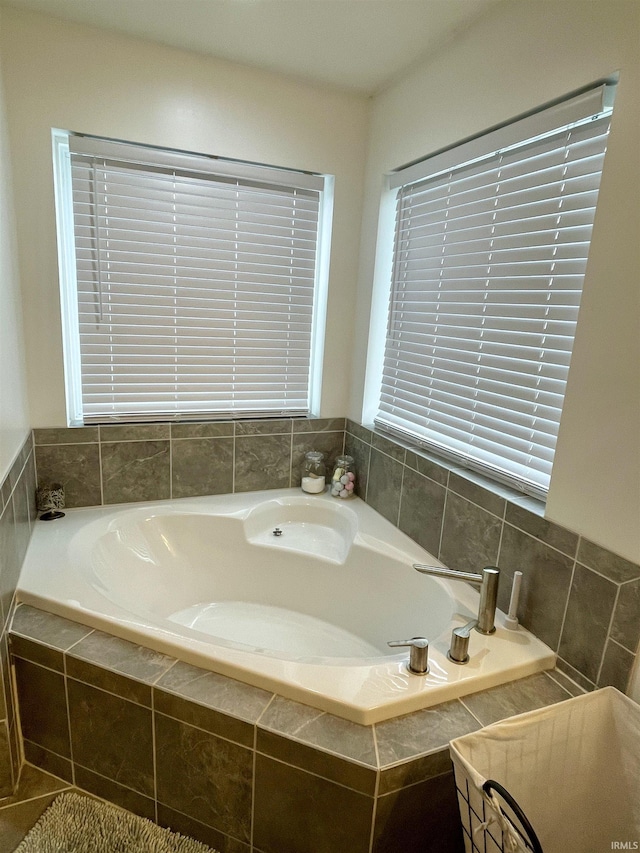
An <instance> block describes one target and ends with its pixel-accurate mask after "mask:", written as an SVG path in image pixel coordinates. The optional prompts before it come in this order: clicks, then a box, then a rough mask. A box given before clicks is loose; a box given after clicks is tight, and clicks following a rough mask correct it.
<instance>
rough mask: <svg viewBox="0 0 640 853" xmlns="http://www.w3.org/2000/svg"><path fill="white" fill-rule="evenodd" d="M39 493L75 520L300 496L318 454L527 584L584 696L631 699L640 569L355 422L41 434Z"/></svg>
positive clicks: (526, 592)
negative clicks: (132, 508) (348, 460)
mask: <svg viewBox="0 0 640 853" xmlns="http://www.w3.org/2000/svg"><path fill="white" fill-rule="evenodd" d="M34 443H35V461H36V466H37V472H38V480H39V482H42V481H44V480H59V481H61V482H63V484H64V486H65V489H66V501H67V506H70V507H71V506H93V505H100V504H116V503H123V502H129V501H147V500H160V499H164V498H171V497H174V498H177V497H193V496H197V495H206V494H226V493H231V492H239V491H253V490H259V489H269V488H283V487H288V486H296V485H298V484H299V482H300V468H301V464H302V460H303V457H304V454H305V452H306V451H307V450H321V451H323V452H324V453H325V454H326V456H327V467H328V468H330V466H331V464H332V463H333V460H334V459H335V457H336V456H337V455H338V454H340V453H342V452H343V451H344V452H346V453H349V454H351V455H352V456H353V457H354V458H355V461H356V470H357V472H358V481H357V492H358V494H359V496H360V497H361V498H363V499H364V500H365V501H366V502H367V503H369V504H370V505H371V506H372V507H373V508H374V509H375V510H377V511H378V512H380V513H381V514H382V515H383V516H384V517H385V518H387V519H388V520H390V521H391V522H392V523H393V524H395V525H396V526H397V527H399V528H400V529H401V530H402V531H403V532H405V533H406V534H407V535H408V536H410V537H411V538H412V539H414V540H415V541H416V542H418V543H419V544H420V545H422V546H423V547H424V548H426V549H427V550H428V551H430V552H431V553H432V554H433V555H434V556H436V557H438V558H439V559H440V560H441V561H442V562H443V563H445V564H446V565H448V566H450V567H451V568H453V569H457V570H460V571H473V572H477V571H479V570H480V569H481V568H482V567H483V566H485V565H498V566H500V568H501V570H502V578H501V586H500V595H499V601H498V604H499V606H500V608H501V609H502V610H506V609H507V608H508V602H509V594H510V589H511V581H512V579H513V574H514V572H515V571H516V570H520V571H522V572H523V583H522V593H521V597H520V605H519V611H518V617H519V619H520V621H521V623H522V624H523V625H524V626H525V627H527V628H528V629H529V630H531V631H532V632H533V633H534V634H536V635H537V636H538V637H540V638H541V639H542V640H543V641H544V642H545V643H547V644H548V645H549V646H550V647H551V648H553V649H554V651H557V652H558V654H559V658H560V659H559V666H560V667H561V668H562V669H563V670H564V671H565V672H566V673H567V674H568V675H569V676H570V677H571V678H573V679H574V680H575V681H577V682H578V683H580V684H581V685H582V686H583V687H585V688H587V689H593V688H594V687H596V686H604V685H607V684H613V685H614V686H616V687H619V688H620V689H621V690H625V689H626V687H627V684H628V680H629V677H630V673H631V669H632V667H633V663H634V660H635V655H636V653H637V650H638V641H639V640H640V566H638V565H637V564H634V563H631V562H629V561H628V560H625V559H623V558H621V557H619V556H617V555H615V554H613V553H611V552H609V551H607V550H605V549H604V548H601V547H600V546H598V545H597V544H595V543H592V542H590V541H589V540H587V539H585V538H584V537H582V536H579V535H578V534H576V533H574V532H573V531H570V530H566V529H565V528H562V527H560V526H558V525H556V524H553V523H552V522H549V521H547V520H546V519H544V518H543V515H542V512H543V506H542V504H541V503H540V502H539V501H535V500H534V499H532V498H529V497H526V496H523V495H522V494H520V493H517V492H515V491H513V490H511V489H509V488H507V487H503V486H500V485H497V484H495V483H493V484H491V483H489V482H487V481H486V480H484V478H482V477H481V476H479V475H476V474H474V473H471V472H469V471H466V470H464V469H462V468H459V467H457V466H455V465H453V464H449V463H447V462H445V461H443V460H442V459H438V458H437V457H435V456H434V455H431V454H429V453H426V452H422V451H419V450H417V449H416V448H412V447H409V446H408V445H407V446H405V445H404V444H403V443H402V442H400V441H395V440H392V439H391V438H390V437H388V436H386V435H382V434H380V433H378V432H376V431H373V430H370V429H367V428H366V427H363V426H361V425H360V424H358V423H356V422H354V421H351V420H346V421H345V419H344V418H331V419H300V418H281V419H274V420H255V421H236V422H217V423H184V424H131V425H113V426H99V427H98V426H95V427H81V428H72V429H36V430H34Z"/></svg>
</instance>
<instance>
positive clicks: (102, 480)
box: [98, 427, 104, 506]
mask: <svg viewBox="0 0 640 853" xmlns="http://www.w3.org/2000/svg"><path fill="white" fill-rule="evenodd" d="M101 432H102V427H98V439H100V433H101ZM98 469H99V473H100V504H101V506H104V477H103V475H102V442H101V441H100V440H98Z"/></svg>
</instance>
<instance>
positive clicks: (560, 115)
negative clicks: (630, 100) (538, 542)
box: [362, 79, 616, 500]
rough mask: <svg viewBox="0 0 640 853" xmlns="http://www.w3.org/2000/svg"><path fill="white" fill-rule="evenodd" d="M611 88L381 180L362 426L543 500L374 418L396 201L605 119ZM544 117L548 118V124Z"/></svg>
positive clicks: (600, 87) (594, 89)
mask: <svg viewBox="0 0 640 853" xmlns="http://www.w3.org/2000/svg"><path fill="white" fill-rule="evenodd" d="M615 83H616V80H613V79H611V80H606V81H601V82H600V83H598V84H596V85H595V86H593V85H592V86H590V87H589V88H588V89H585V90H583V91H581V92H578V93H576V94H574V95H573V96H569V97H568V98H565V99H562V100H560V101H557V102H554V103H552V104H549V105H546V106H544V107H541V108H540V109H539V110H536V111H534V112H532V113H528V114H526V115H524V116H522V117H520V118H516V119H514V120H513V121H510V122H508V123H506V124H505V125H501V126H499V127H496V128H492V129H490V130H489V131H485V132H483V133H480V134H478V135H477V136H475V137H472V138H469V139H467V140H463V141H462V142H461V143H458V144H455V145H452V146H450V147H448V148H446V149H441V150H439V151H436V152H434V154H432V155H429V156H427V157H425V158H421V159H420V160H417V161H412V162H411V163H409V164H407V165H406V166H402V167H399V168H398V169H394V170H393V171H391V172H389V173H387V174H386V175H385V176H384V179H385V182H384V187H383V191H382V195H381V201H380V210H379V217H378V231H377V240H376V256H375V266H374V281H373V296H372V304H371V315H370V325H369V344H368V350H367V362H366V372H365V387H364V403H363V411H362V421H363V423H365V424H371V425H373V426H374V427H375V428H376V429H379V430H381V431H383V432H387V433H389V434H390V435H392V436H394V437H395V438H396V439H400V440H401V441H403V442H404V443H405V444H407V445H414V446H417V447H420V448H422V449H424V450H426V451H428V452H430V453H433V454H434V455H435V456H437V457H441V458H443V459H446V460H449V461H450V462H453V463H455V464H457V465H459V466H460V467H464V468H467V469H470V470H474V471H476V472H478V473H480V474H481V475H483V476H484V477H487V478H488V479H489V480H493V481H495V482H498V483H501V484H506V485H508V486H510V487H512V488H515V489H516V490H518V491H521V492H524V493H526V494H529V495H531V496H533V497H535V498H537V499H542V500H544V499H545V498H546V494H547V489H541V488H538V487H537V486H536V485H532V484H530V483H525V482H523V481H521V480H518V479H517V478H514V477H513V476H510V475H503V474H502V472H500V471H499V470H496V469H494V468H492V467H488V466H487V465H485V464H483V463H482V462H479V461H477V460H474V459H473V458H470V457H468V456H466V455H464V454H462V453H460V452H458V451H457V450H454V449H447V448H446V447H443V446H442V445H440V444H438V443H434V442H433V441H430V440H428V439H426V438H425V437H424V436H423V435H420V434H419V433H409V432H407V431H404V430H401V429H394V428H393V427H392V426H390V425H388V424H384V423H382V422H380V420H379V419H378V414H379V407H380V400H381V393H382V385H383V369H384V359H385V349H386V341H387V334H388V330H389V319H390V310H391V304H390V300H391V296H392V293H393V289H394V275H395V265H396V257H395V244H396V236H397V235H396V228H397V223H396V209H397V199H398V196H399V194H400V193H401V191H402V188H403V187H406V186H410V185H412V184H417V183H419V182H420V181H424V180H425V179H426V178H428V177H430V176H434V175H438V174H442V173H445V172H448V171H452V170H455V168H456V165H455V164H456V162H457V161H459V165H460V166H462V165H463V163H464V164H469V163H475V162H481V161H482V160H484V159H486V158H487V157H488V156H490V155H491V154H492V153H493V152H495V151H496V150H500V149H502V148H507V147H508V146H510V145H511V146H513V145H519V144H522V145H526V144H528V143H529V142H530V141H531V139H532V138H536V137H537V136H540V137H545V136H546V135H550V134H551V133H553V128H554V127H555V128H558V127H560V126H567V125H570V124H572V123H573V122H577V121H579V120H581V117H582V116H583V114H585V112H587V111H589V110H591V109H592V106H593V105H597V112H599V113H600V115H603V114H604V115H610V114H611V111H612V108H613V100H614V98H615ZM594 111H595V110H594ZM547 117H550V119H549V121H547ZM545 122H546V123H545ZM497 140H498V141H497ZM461 149H464V150H465V157H464V159H462V158H460V156H459V154H460V150H461Z"/></svg>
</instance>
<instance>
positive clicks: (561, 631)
mask: <svg viewBox="0 0 640 853" xmlns="http://www.w3.org/2000/svg"><path fill="white" fill-rule="evenodd" d="M576 566H577V561H576V560H574V561H573V566H572V567H571V577H570V579H569V589H568V592H567V600H566V601H565V604H564V610H563V612H562V621H561V623H560V630H559V632H558V645H557V647H556V649H554V651H555V652H556V653H557V654H559V653H560V644H561V643H562V635H563V633H564V626H565V622H566V620H567V612H568V611H569V600H570V598H571V590H572V589H573V579H574V577H575V574H576ZM567 663H568V661H567ZM578 671H579V670H578ZM580 674H581V675H582V673H580ZM585 678H586V676H585Z"/></svg>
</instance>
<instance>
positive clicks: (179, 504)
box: [18, 489, 555, 724]
mask: <svg viewBox="0 0 640 853" xmlns="http://www.w3.org/2000/svg"><path fill="white" fill-rule="evenodd" d="M414 562H421V563H431V564H435V565H440V564H439V563H438V561H437V560H435V559H434V558H433V557H432V556H431V555H430V554H428V553H427V552H425V551H424V550H423V549H421V548H420V547H419V546H418V545H416V543H414V542H413V541H412V540H411V539H409V538H408V537H407V536H405V535H404V534H403V533H401V532H400V531H399V530H398V529H397V528H395V527H394V526H393V525H391V524H390V523H389V522H387V521H386V520H385V519H384V518H382V517H381V516H380V515H379V514H378V513H376V512H375V511H374V510H372V509H371V508H370V507H369V506H367V505H366V504H365V503H363V502H362V501H360V500H359V499H353V500H350V501H348V502H342V501H337V500H335V499H332V498H331V497H330V496H329V495H327V494H324V495H309V496H305V495H303V494H302V493H300V492H299V491H298V490H289V489H287V490H281V491H269V492H254V493H244V494H235V495H224V496H215V497H207V498H195V499H182V500H176V501H167V502H155V503H151V504H144V505H140V504H131V505H128V506H119V507H101V508H91V509H76V510H70V511H68V512H67V515H66V516H65V518H63V519H60V520H58V521H56V522H55V523H53V524H46V525H45V524H42V525H37V527H36V530H35V531H34V534H33V537H32V541H31V544H30V547H29V550H28V553H27V558H26V560H25V564H24V567H23V570H22V574H21V579H20V584H19V589H18V597H19V599H20V600H21V601H24V602H26V603H28V604H32V605H34V606H36V607H41V608H42V609H45V610H49V611H50V612H53V613H56V614H58V615H60V616H64V617H66V618H69V619H74V620H76V621H79V622H82V623H84V624H86V625H89V626H90V627H94V628H98V629H101V630H105V631H108V632H110V633H112V634H115V635H116V636H120V637H122V638H123V639H126V640H131V641H132V642H136V643H139V644H141V645H145V646H147V647H149V648H152V649H155V650H157V651H160V652H164V653H166V654H170V655H173V656H174V657H177V658H179V659H181V660H185V661H186V662H188V663H192V664H194V665H197V666H201V667H205V668H207V669H211V670H213V671H215V672H219V673H221V674H223V675H228V676H230V677H233V678H238V679H240V680H242V681H245V682H248V683H250V684H254V685H256V686H258V687H263V688H265V689H268V690H273V691H275V692H277V693H280V694H281V695H284V696H286V697H288V698H291V699H295V700H297V701H301V702H306V703H307V704H310V705H313V706H315V707H318V708H320V709H322V710H326V711H329V712H331V713H334V714H338V715H340V716H343V717H345V718H347V719H350V720H353V721H354V722H358V723H363V724H370V723H373V722H378V721H380V720H383V719H387V718H389V717H393V716H396V715H398V714H403V713H408V712H410V711H414V710H417V709H419V708H424V707H428V706H429V705H433V704H437V703H439V702H442V701H446V700H447V699H452V698H456V697H458V696H462V695H464V694H466V693H470V692H474V691H477V690H482V689H485V688H486V687H491V686H494V685H496V684H500V683H503V682H505V681H509V680H511V679H514V678H519V677H522V676H524V675H529V674H531V673H533V672H537V671H539V670H541V669H544V668H548V667H551V666H553V665H554V663H555V656H554V654H553V653H552V652H551V650H550V649H548V648H547V647H546V646H545V645H544V644H543V643H541V642H540V641H539V640H537V639H536V638H535V637H533V636H532V635H531V634H529V633H528V632H527V631H525V630H523V629H520V630H518V631H516V632H510V631H507V630H506V629H505V628H504V627H503V625H504V622H503V618H504V617H503V616H502V614H498V618H497V625H498V628H497V631H496V633H495V634H494V635H493V636H491V637H483V636H481V635H480V634H478V633H477V632H473V634H472V637H471V644H470V657H471V659H470V662H469V664H467V665H466V666H457V665H455V664H453V663H451V662H450V661H449V660H448V659H447V657H446V652H447V650H448V646H449V639H450V633H451V629H452V627H455V626H457V625H461V624H464V623H466V622H467V621H469V620H470V619H472V618H473V617H474V616H475V614H476V612H477V606H478V593H477V592H476V590H474V589H473V588H472V587H470V586H469V585H468V584H465V583H462V582H459V581H451V582H449V581H442V580H439V579H436V578H432V577H427V576H425V575H421V574H418V573H417V572H416V571H414V570H413V568H412V564H413V563H414ZM478 568H479V569H480V568H481V567H478ZM415 636H425V637H427V638H428V639H429V641H430V672H429V674H428V675H427V676H425V677H419V676H415V675H412V674H410V673H409V672H408V671H407V669H406V665H405V663H406V660H407V658H408V652H407V651H403V650H400V653H398V652H399V650H398V649H395V648H393V649H392V648H390V647H389V646H388V645H387V643H388V641H389V640H399V639H400V640H405V639H409V638H411V637H415Z"/></svg>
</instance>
